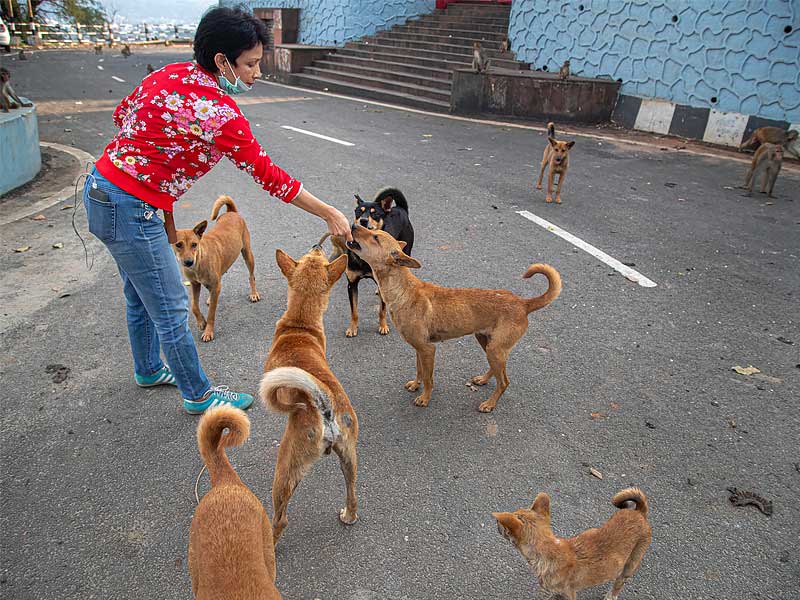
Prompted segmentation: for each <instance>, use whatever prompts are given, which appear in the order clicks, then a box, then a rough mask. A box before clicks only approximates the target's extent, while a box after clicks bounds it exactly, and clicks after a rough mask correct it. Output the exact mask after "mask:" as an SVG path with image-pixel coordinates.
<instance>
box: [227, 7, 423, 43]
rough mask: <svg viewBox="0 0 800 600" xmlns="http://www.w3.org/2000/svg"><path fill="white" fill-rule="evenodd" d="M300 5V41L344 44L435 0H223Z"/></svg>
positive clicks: (399, 21) (402, 19) (400, 20)
mask: <svg viewBox="0 0 800 600" xmlns="http://www.w3.org/2000/svg"><path fill="white" fill-rule="evenodd" d="M239 4H245V5H246V6H249V7H250V8H299V9H300V43H302V44H320V45H324V46H341V45H343V44H344V42H346V41H348V40H353V39H356V38H360V37H362V36H365V35H373V34H375V33H377V32H378V31H382V30H385V29H389V28H390V27H392V26H393V25H398V24H402V23H405V21H406V19H409V18H411V17H416V16H419V15H423V14H428V13H431V12H433V10H434V8H435V0H245V1H244V2H242V1H241V0H220V5H221V6H236V5H239Z"/></svg>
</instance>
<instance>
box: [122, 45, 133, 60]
mask: <svg viewBox="0 0 800 600" xmlns="http://www.w3.org/2000/svg"><path fill="white" fill-rule="evenodd" d="M120 53H121V54H122V56H124V57H125V58H128V57H129V56H130V55H131V54H133V52H131V47H130V46H129V45H128V44H125V45H124V46H123V47H122V50H120Z"/></svg>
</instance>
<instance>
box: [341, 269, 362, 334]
mask: <svg viewBox="0 0 800 600" xmlns="http://www.w3.org/2000/svg"><path fill="white" fill-rule="evenodd" d="M358 281H359V278H358V277H356V278H355V280H353V281H350V279H348V280H347V297H348V299H349V300H350V327H348V328H347V331H345V333H344V334H345V335H346V336H347V337H356V336H357V335H358Z"/></svg>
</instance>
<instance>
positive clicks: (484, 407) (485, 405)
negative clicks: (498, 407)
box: [478, 400, 497, 413]
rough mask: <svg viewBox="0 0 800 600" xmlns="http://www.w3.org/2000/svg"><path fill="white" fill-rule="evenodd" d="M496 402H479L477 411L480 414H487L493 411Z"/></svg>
mask: <svg viewBox="0 0 800 600" xmlns="http://www.w3.org/2000/svg"><path fill="white" fill-rule="evenodd" d="M495 404H497V403H496V402H492V401H491V400H487V401H486V402H481V405H480V406H479V407H478V411H479V412H482V413H489V412H492V411H493V410H494V407H495Z"/></svg>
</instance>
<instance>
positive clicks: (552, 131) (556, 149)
mask: <svg viewBox="0 0 800 600" xmlns="http://www.w3.org/2000/svg"><path fill="white" fill-rule="evenodd" d="M574 145H575V142H574V141H572V142H559V141H557V140H556V126H555V125H554V124H553V123H552V122H551V123H548V124H547V146H545V148H544V154H543V155H542V169H541V171H540V172H539V181H538V182H537V183H536V189H537V190H540V189H542V178H543V177H544V170H545V169H547V168H548V167H549V168H550V170H549V172H548V173H547V196H546V197H545V201H546V202H552V201H553V178H554V177H555V176H556V175H558V188H557V189H556V204H561V185H562V184H563V183H564V178H565V177H566V176H567V169H569V150H570V148H572V147H573V146H574Z"/></svg>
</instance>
